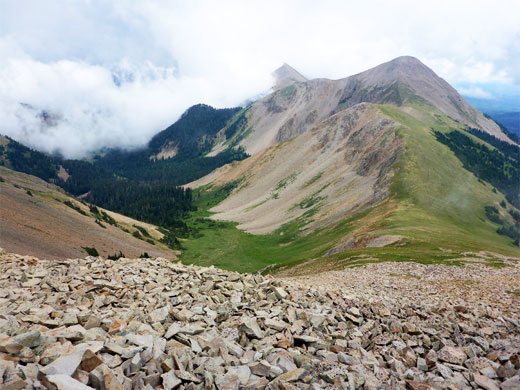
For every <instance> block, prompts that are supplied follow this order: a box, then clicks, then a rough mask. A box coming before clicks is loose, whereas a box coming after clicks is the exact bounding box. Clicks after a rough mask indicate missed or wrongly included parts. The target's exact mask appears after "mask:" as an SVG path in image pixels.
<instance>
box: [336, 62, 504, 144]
mask: <svg viewBox="0 0 520 390" xmlns="http://www.w3.org/2000/svg"><path fill="white" fill-rule="evenodd" d="M341 81H342V82H344V83H345V86H344V88H343V91H342V94H341V99H345V104H346V105H347V106H350V105H353V104H356V103H360V102H362V101H369V102H372V103H391V104H397V105H403V104H405V103H406V101H407V100H409V99H414V98H419V99H422V100H424V101H425V102H427V103H429V104H431V105H433V106H434V107H436V108H438V109H439V110H440V111H442V112H443V113H445V114H447V115H448V116H450V117H451V118H453V119H455V120H458V121H459V122H462V123H464V124H465V125H467V126H470V127H475V128H479V129H482V130H484V131H486V132H488V133H490V134H492V135H494V136H495V137H497V138H499V139H502V140H505V141H510V140H509V138H508V137H507V136H506V135H505V134H504V133H503V132H502V131H501V130H500V127H499V126H498V125H497V124H496V123H495V122H493V121H492V120H490V119H488V118H486V117H485V116H484V115H483V114H482V113H481V112H480V111H478V110H477V109H475V108H474V107H473V106H471V105H470V104H469V103H468V102H467V101H466V100H465V99H464V98H463V97H462V96H461V95H460V94H459V93H458V92H457V91H456V90H455V89H454V88H453V87H452V86H451V85H450V84H448V83H447V82H446V81H445V80H443V79H442V78H440V77H439V76H437V74H435V72H434V71H433V70H431V69H430V68H428V67H427V66H426V65H424V64H423V63H422V62H421V61H419V60H418V59H417V58H415V57H409V56H404V57H398V58H395V59H393V60H392V61H389V62H385V63H383V64H381V65H378V66H376V67H375V68H372V69H369V70H367V71H365V72H362V73H359V74H357V75H354V76H351V77H348V78H346V79H343V80H341Z"/></svg>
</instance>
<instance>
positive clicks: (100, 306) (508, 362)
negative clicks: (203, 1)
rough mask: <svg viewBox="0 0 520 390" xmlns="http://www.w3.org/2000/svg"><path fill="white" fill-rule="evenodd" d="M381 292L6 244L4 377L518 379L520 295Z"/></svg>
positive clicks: (511, 384)
mask: <svg viewBox="0 0 520 390" xmlns="http://www.w3.org/2000/svg"><path fill="white" fill-rule="evenodd" d="M381 266H382V267H383V268H384V267H386V265H381ZM402 266H406V265H401V264H399V265H397V264H395V265H394V267H393V268H392V269H394V270H399V267H402ZM417 267H423V266H418V265H417ZM367 270H368V271H370V272H375V275H377V273H378V272H379V273H380V274H381V271H378V268H377V266H374V265H372V266H368V267H365V268H361V269H359V275H364V274H365V273H366V272H368V271H367ZM487 270H488V272H489V273H491V274H492V273H493V272H503V271H500V270H495V269H492V268H487ZM509 272H510V273H513V274H514V273H515V272H516V275H518V267H516V266H515V267H511V268H510V271H509ZM361 277H362V276H360V278H361ZM395 280H396V281H395V286H394V287H395V289H398V288H399V286H400V285H405V284H406V283H408V282H409V281H408V280H406V279H398V278H395ZM414 280H416V278H415V279H414ZM477 288H478V287H477ZM373 291H377V286H373V287H372V294H371V295H367V296H366V298H363V291H355V293H356V295H355V296H354V295H352V294H351V292H354V291H349V290H346V289H339V288H338V289H332V288H329V289H327V290H326V291H320V290H319V289H316V288H314V286H312V285H310V284H307V285H306V284H305V283H303V281H302V280H299V281H297V282H294V281H290V280H289V281H286V280H281V279H276V278H273V277H263V276H260V275H240V274H237V273H232V272H227V271H222V270H219V269H215V268H211V267H210V268H202V267H195V266H184V265H181V264H178V263H173V262H170V261H168V260H166V259H161V258H157V259H120V260H118V261H111V260H104V259H101V258H94V257H87V258H85V259H74V260H67V261H46V260H38V259H35V258H32V257H27V256H19V255H14V254H6V253H2V254H0V388H1V389H5V390H16V389H59V390H76V389H77V390H82V389H106V390H120V389H147V390H151V389H167V390H170V389H264V388H265V389H284V390H285V389H327V388H343V389H401V388H403V389H404V388H409V389H414V390H419V389H420V390H427V389H450V390H455V389H473V388H481V389H501V390H511V389H519V388H520V354H519V353H520V316H519V310H520V309H519V306H520V305H519V303H520V302H519V300H518V297H516V296H515V295H514V294H513V295H511V298H510V300H511V302H512V307H511V305H510V306H509V307H508V308H507V307H504V308H496V307H492V306H490V305H489V304H488V303H482V302H468V303H467V304H465V305H464V304H460V299H455V300H456V301H457V302H458V304H456V305H455V304H452V303H451V302H450V300H449V299H442V300H441V299H440V298H439V296H438V295H435V294H433V295H432V298H431V299H428V297H427V296H421V295H420V297H421V298H420V299H415V300H414V299H413V297H410V296H406V297H403V298H401V299H399V296H398V295H395V297H392V296H387V295H385V296H384V297H383V296H382V297H381V299H378V297H377V294H373ZM455 298H457V297H455ZM515 304H516V307H515Z"/></svg>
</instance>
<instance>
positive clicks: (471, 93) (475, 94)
mask: <svg viewBox="0 0 520 390" xmlns="http://www.w3.org/2000/svg"><path fill="white" fill-rule="evenodd" d="M458 92H459V93H460V94H461V95H464V96H468V97H472V98H478V99H494V96H493V94H492V93H490V92H488V91H484V90H483V89H482V88H481V87H469V88H464V87H459V88H458Z"/></svg>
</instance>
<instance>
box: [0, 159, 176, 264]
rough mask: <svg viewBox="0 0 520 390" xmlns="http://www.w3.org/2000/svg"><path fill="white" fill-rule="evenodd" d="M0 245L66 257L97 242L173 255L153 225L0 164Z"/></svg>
mask: <svg viewBox="0 0 520 390" xmlns="http://www.w3.org/2000/svg"><path fill="white" fill-rule="evenodd" d="M0 205H1V207H0V247H2V248H4V249H6V250H10V251H16V252H17V253H20V254H23V255H32V256H41V257H45V258H49V259H50V258H52V259H66V258H71V257H75V256H85V255H86V254H87V252H86V251H85V249H84V248H94V249H96V250H97V252H98V253H99V254H101V255H103V256H113V255H119V254H120V253H121V252H122V254H124V255H125V256H131V257H137V256H140V255H142V254H144V253H145V252H147V253H148V254H149V255H150V256H162V257H168V258H171V257H175V254H176V253H177V252H175V251H172V250H170V249H168V248H167V247H166V246H165V245H163V244H162V243H161V242H160V241H159V240H160V239H161V238H162V237H163V234H162V233H161V232H159V231H158V230H157V228H156V227H155V226H153V225H149V224H146V223H143V222H139V221H136V220H133V219H131V218H128V217H125V216H122V215H120V214H116V213H113V212H110V211H107V210H103V209H101V208H96V207H89V206H88V205H86V204H83V203H81V202H79V201H77V200H76V199H74V198H72V197H70V196H67V195H66V194H64V193H63V191H62V190H60V189H59V188H58V187H56V186H54V185H52V184H49V183H46V182H44V181H43V180H41V179H38V178H36V177H34V176H30V175H26V174H24V173H20V172H15V171H12V170H10V169H7V168H5V167H0Z"/></svg>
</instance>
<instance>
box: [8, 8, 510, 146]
mask: <svg viewBox="0 0 520 390" xmlns="http://www.w3.org/2000/svg"><path fill="white" fill-rule="evenodd" d="M518 14H520V3H518V2H517V1H513V0H511V1H507V0H503V1H495V2H488V1H484V0H482V1H469V0H461V1H457V2H453V1H447V0H442V1H436V2H417V1H412V0H396V1H394V2H388V1H382V0H381V1H379V0H372V1H368V2H353V1H340V0H324V1H322V2H319V3H318V2H315V1H311V0H285V1H274V0H263V1H247V2H244V1H239V0H228V1H219V2H215V1H210V0H193V1H189V2H181V1H174V2H172V1H169V0H155V1H146V2H136V1H132V0H128V1H117V2H114V1H111V0H97V1H87V0H75V1H70V0H54V1H52V2H41V1H38V0H25V1H20V0H3V1H2V2H1V3H0V114H1V116H0V133H7V134H9V135H11V136H13V137H14V138H17V139H20V140H21V141H23V142H26V143H29V144H30V145H32V146H35V147H38V148H41V149H44V150H47V151H52V150H61V151H63V152H65V153H66V154H67V155H69V156H78V155H84V154H85V153H86V152H88V151H91V150H94V149H96V148H99V147H101V146H115V145H121V146H124V147H132V146H139V145H143V144H144V143H145V142H146V141H147V140H148V139H149V138H150V137H151V136H152V135H153V134H154V133H155V132H157V131H158V130H160V129H162V128H164V127H166V126H167V125H169V124H170V123H171V122H173V121H174V120H175V119H176V118H178V116H179V115H180V114H181V113H182V112H183V111H184V110H185V109H186V108H187V107H189V106H190V105H192V104H195V103H199V102H203V103H208V104H212V105H216V106H220V107H223V106H232V105H237V104H240V103H241V102H243V101H244V100H245V99H248V98H251V97H254V96H255V95H257V94H259V93H262V92H265V91H266V90H267V89H268V88H269V85H270V83H271V78H270V72H271V71H272V70H273V69H275V68H276V67H277V66H279V65H281V64H282V63H283V62H287V63H289V64H290V65H292V66H294V67H295V68H296V69H298V70H299V71H301V72H302V73H303V74H304V75H306V76H308V77H311V78H312V77H329V78H341V77H345V76H348V75H351V74H354V73H357V72H360V71H363V70H365V69H367V68H369V67H372V66H375V65H377V64H379V63H381V62H384V61H388V60H390V59H392V58H394V57H397V56H399V55H413V56H416V57H418V58H419V59H421V60H422V61H423V62H425V63H426V64H427V65H428V66H430V67H432V68H433V69H434V71H436V72H437V73H438V74H439V75H440V76H441V77H443V78H445V79H446V80H447V81H448V82H450V83H455V84H464V85H465V86H466V85H467V84H471V83H475V84H483V83H517V84H518V83H520V62H519V61H520V50H518V49H519V46H518V45H519V42H520V25H519V24H518V21H517V15H518ZM114 74H116V75H126V78H125V80H126V81H125V82H123V83H122V84H121V85H120V86H118V85H116V84H115V83H114V82H113V76H114ZM467 88H470V86H468V87H467ZM470 92H471V91H470ZM472 92H474V93H477V94H478V93H480V94H482V92H485V91H478V90H477V89H475V88H474V89H473V91H472ZM20 102H23V103H27V104H30V105H31V106H34V107H38V108H42V109H46V110H49V111H52V112H55V113H57V114H59V115H60V116H61V117H62V118H63V119H62V120H61V121H60V122H59V125H58V126H56V127H51V128H42V127H41V126H40V124H39V121H38V120H36V119H37V118H36V119H35V118H34V114H35V112H34V110H29V109H27V108H23V107H22V106H20V105H19V104H18V103H20Z"/></svg>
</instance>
